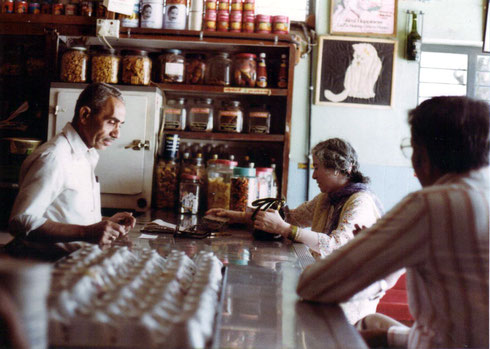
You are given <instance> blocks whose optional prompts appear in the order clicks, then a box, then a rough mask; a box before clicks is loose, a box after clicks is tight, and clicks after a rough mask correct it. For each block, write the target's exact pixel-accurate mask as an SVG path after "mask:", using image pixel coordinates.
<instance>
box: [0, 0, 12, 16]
mask: <svg viewBox="0 0 490 349" xmlns="http://www.w3.org/2000/svg"><path fill="white" fill-rule="evenodd" d="M2 13H14V1H13V0H6V1H4V2H2Z"/></svg>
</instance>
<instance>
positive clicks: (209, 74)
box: [205, 52, 232, 86]
mask: <svg viewBox="0 0 490 349" xmlns="http://www.w3.org/2000/svg"><path fill="white" fill-rule="evenodd" d="M231 64H232V63H231V59H230V55H229V54H228V53H226V52H222V53H218V54H217V55H215V56H213V57H211V58H210V59H209V60H208V64H207V68H208V69H207V70H206V75H205V76H206V78H205V80H206V84H208V85H219V86H229V85H230V74H231Z"/></svg>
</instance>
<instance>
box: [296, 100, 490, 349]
mask: <svg viewBox="0 0 490 349" xmlns="http://www.w3.org/2000/svg"><path fill="white" fill-rule="evenodd" d="M408 121H409V124H410V129H411V135H412V139H411V143H412V144H411V147H413V155H412V157H411V158H412V165H413V168H414V170H415V173H416V175H417V178H418V180H419V181H420V183H421V184H422V187H423V189H422V190H419V191H417V192H414V193H411V194H409V195H408V196H407V197H406V198H405V199H403V200H402V201H401V202H400V203H399V204H398V205H397V206H395V207H394V208H393V209H392V210H391V211H390V212H388V213H387V214H386V215H385V216H383V217H382V218H381V219H380V220H378V221H377V223H375V224H374V225H373V226H372V227H370V228H368V229H364V230H363V231H361V232H360V233H359V234H358V235H357V237H356V238H354V239H353V240H351V241H350V242H349V243H347V244H346V245H344V246H343V247H342V248H340V249H338V250H336V251H334V252H333V253H332V254H330V255H329V256H328V257H327V258H326V259H324V260H321V261H318V262H317V263H315V264H312V265H311V266H310V267H308V268H307V269H305V270H304V272H303V274H302V275H301V277H300V280H299V283H298V290H297V291H298V294H299V295H300V296H301V297H302V298H303V299H307V300H312V301H320V302H342V301H345V300H347V299H348V298H349V297H351V296H352V295H353V294H354V293H356V292H358V291H359V290H361V289H363V288H364V287H366V286H367V285H370V284H372V283H373V282H374V281H376V280H379V279H381V278H383V277H385V276H386V275H388V274H390V273H392V272H394V271H395V270H398V269H400V268H404V267H405V268H406V270H407V272H406V275H407V291H408V303H409V307H410V312H411V313H412V315H413V317H414V319H415V323H414V324H413V326H412V327H411V328H408V327H405V326H403V325H402V326H400V325H401V324H398V323H396V322H395V321H393V320H391V319H390V318H386V317H382V316H379V315H377V314H374V315H369V316H368V317H367V318H364V320H363V321H362V323H363V324H364V325H365V326H362V328H363V329H364V330H365V331H362V332H361V333H362V334H363V337H364V338H365V339H366V340H367V341H368V343H369V344H370V345H371V346H382V347H386V346H390V347H391V346H397V347H399V346H406V345H408V347H409V348H488V326H489V322H488V316H489V312H488V310H489V309H488V258H489V257H488V249H489V245H488V243H489V240H488V239H489V226H490V224H489V216H490V208H489V201H490V188H489V187H490V176H489V175H490V168H489V166H488V165H489V148H490V133H489V129H490V115H489V107H488V104H486V103H485V102H483V101H476V100H471V99H468V98H466V97H436V98H432V99H430V100H427V101H424V102H423V103H422V104H420V105H419V106H418V107H417V108H416V109H415V110H413V111H412V112H411V113H410V115H409V118H408Z"/></svg>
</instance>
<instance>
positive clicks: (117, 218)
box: [9, 83, 136, 247]
mask: <svg viewBox="0 0 490 349" xmlns="http://www.w3.org/2000/svg"><path fill="white" fill-rule="evenodd" d="M125 114H126V108H125V106H124V101H123V99H122V96H121V92H120V91H119V90H118V89H117V88H115V87H113V86H110V85H107V84H103V83H95V84H91V85H89V86H87V88H85V90H84V91H83V92H82V93H81V94H80V96H79V98H78V100H77V103H76V107H75V115H74V118H73V120H72V122H71V123H67V124H66V126H65V127H64V128H63V130H62V131H61V132H60V133H59V134H58V135H56V136H55V137H54V138H53V139H51V140H50V141H49V142H47V143H45V144H43V145H41V146H40V147H39V148H38V149H36V151H35V152H34V153H33V154H31V155H30V156H29V157H28V158H27V159H26V160H25V161H24V163H23V164H22V168H21V171H20V176H19V185H20V189H19V194H18V196H17V198H16V200H15V203H14V206H13V209H12V213H11V216H10V221H9V231H10V233H11V234H12V235H14V236H15V237H16V240H17V241H18V240H22V241H23V242H25V243H29V242H30V243H34V244H36V243H43V244H44V243H66V242H72V241H85V242H91V243H99V244H108V243H111V242H113V241H114V240H116V239H117V238H119V237H121V236H124V235H126V234H127V233H128V231H129V230H130V229H131V227H134V225H135V223H136V220H135V218H134V217H133V216H132V215H131V213H128V212H120V213H116V214H115V215H114V216H112V217H109V218H105V217H104V218H103V217H102V216H101V207H100V187H99V183H98V181H97V178H96V176H95V173H94V170H95V166H96V165H97V161H98V158H99V156H98V154H97V151H96V150H103V149H105V148H106V147H108V146H110V145H111V143H112V142H113V141H114V140H115V139H117V138H118V137H119V133H120V127H121V125H122V124H123V123H124V120H125ZM59 245H63V246H64V247H66V246H68V245H69V244H59Z"/></svg>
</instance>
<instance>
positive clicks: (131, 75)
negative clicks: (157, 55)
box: [121, 50, 152, 85]
mask: <svg viewBox="0 0 490 349" xmlns="http://www.w3.org/2000/svg"><path fill="white" fill-rule="evenodd" d="M151 66H152V63H151V59H150V58H149V57H148V52H146V51H144V50H128V51H124V52H123V60H122V74H121V75H122V82H123V83H125V84H130V85H149V84H150V78H151Z"/></svg>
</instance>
